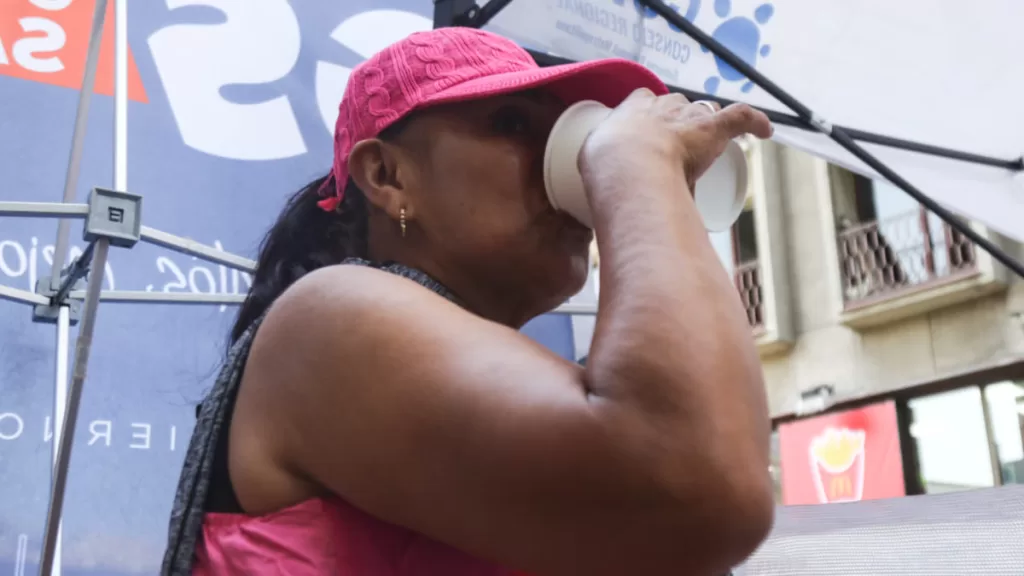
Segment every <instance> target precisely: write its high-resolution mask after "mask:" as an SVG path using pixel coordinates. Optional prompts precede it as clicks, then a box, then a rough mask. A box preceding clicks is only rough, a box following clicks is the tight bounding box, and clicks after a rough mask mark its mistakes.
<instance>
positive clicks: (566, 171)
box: [544, 100, 747, 232]
mask: <svg viewBox="0 0 1024 576" xmlns="http://www.w3.org/2000/svg"><path fill="white" fill-rule="evenodd" d="M611 112H612V111H611V108H608V107H607V106H605V105H604V104H601V103H600V102H595V101H593V100H583V101H580V102H577V103H575V104H573V105H572V106H570V107H569V108H567V109H566V110H565V112H563V113H562V115H561V116H559V118H558V120H557V121H556V122H555V126H554V128H552V129H551V135H550V136H549V137H548V144H547V148H546V149H545V150H544V188H545V189H546V191H547V194H548V201H550V202H551V205H552V206H554V207H555V209H556V210H560V211H562V212H566V213H568V214H569V215H570V216H572V217H573V218H575V219H577V220H579V221H580V222H581V223H582V224H584V225H586V226H588V227H590V228H593V227H594V219H593V215H592V214H591V211H590V204H589V202H588V201H587V195H586V192H585V191H584V189H583V177H582V176H581V175H580V169H579V165H578V159H579V154H580V149H581V148H583V142H584V141H585V140H586V139H587V136H588V135H590V133H591V132H593V131H594V129H595V128H597V125H598V124H600V123H601V122H603V121H604V120H605V118H607V117H608V115H609V114H611ZM693 196H694V202H695V203H696V205H697V211H698V212H699V213H700V216H701V219H702V220H703V221H704V228H706V229H707V230H708V231H709V232H723V231H725V230H728V229H729V228H730V227H731V226H732V225H733V224H735V223H736V220H738V219H739V217H740V214H741V213H742V212H743V204H744V202H745V201H746V198H747V159H746V156H745V155H744V154H743V149H742V148H740V146H739V144H737V143H736V142H729V145H728V146H726V148H725V151H724V152H723V153H722V155H721V156H719V157H718V159H717V160H715V163H714V164H712V165H711V167H710V168H708V170H707V172H705V173H704V174H703V175H702V176H701V177H700V179H699V180H697V184H696V190H694V191H693Z"/></svg>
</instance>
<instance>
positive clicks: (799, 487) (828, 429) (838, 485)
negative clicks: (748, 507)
mask: <svg viewBox="0 0 1024 576" xmlns="http://www.w3.org/2000/svg"><path fill="white" fill-rule="evenodd" d="M779 443H780V451H781V464H782V498H783V503H785V504H827V503H834V502H856V501H858V500H863V499H872V498H889V497H895V496H903V495H905V493H906V492H905V488H904V485H903V464H902V460H901V457H900V445H899V428H898V425H897V422H896V407H895V404H894V403H892V402H883V403H880V404H874V405H871V406H866V407H864V408H859V409H856V410H848V411H845V412H838V413H835V414H825V415H822V416H817V417H814V418H807V419H804V420H799V421H796V422H791V423H788V424H783V425H781V426H780V427H779Z"/></svg>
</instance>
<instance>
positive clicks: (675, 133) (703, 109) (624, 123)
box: [579, 88, 772, 191]
mask: <svg viewBox="0 0 1024 576" xmlns="http://www.w3.org/2000/svg"><path fill="white" fill-rule="evenodd" d="M708 104H711V103H708ZM712 108H714V109H715V111H714V112H712ZM744 134H753V135H754V136H758V137H760V138H768V137H770V136H771V135H772V126H771V122H769V120H768V117H767V116H765V114H764V113H763V112H760V111H758V110H755V109H753V108H751V107H750V106H748V105H746V104H733V105H731V106H729V107H727V108H725V109H723V110H719V107H718V105H717V104H712V105H711V106H705V105H704V104H697V103H690V101H688V100H687V99H686V97H684V96H683V95H682V94H666V95H664V96H655V95H654V93H653V92H651V91H650V90H648V89H646V88H640V89H638V90H636V91H634V92H633V93H632V94H631V95H630V96H629V97H628V98H626V99H625V100H624V101H623V102H622V103H621V104H620V105H619V106H618V107H616V108H615V109H614V110H613V111H612V113H611V114H610V115H609V116H608V118H607V120H605V121H604V122H602V123H601V124H600V125H599V126H598V127H597V129H595V130H594V132H593V133H592V134H591V135H590V136H589V137H588V138H587V140H586V142H585V143H584V145H583V148H582V149H581V151H580V157H579V163H580V172H581V173H582V174H583V175H584V178H585V179H589V178H604V177H616V176H620V175H621V174H622V172H619V171H620V170H626V171H627V173H628V171H634V170H645V169H647V168H648V167H651V168H653V166H652V163H653V164H656V165H659V166H658V168H662V167H664V165H665V164H666V163H669V164H671V165H672V167H673V168H674V169H679V170H681V171H682V172H681V176H682V177H683V178H685V180H686V182H687V183H688V184H689V186H690V190H691V191H692V190H693V185H694V183H695V182H696V181H697V179H698V178H700V177H701V175H702V174H704V172H705V171H707V169H708V168H710V167H711V165H712V164H713V163H714V161H715V160H716V159H717V158H718V157H719V156H720V155H721V154H722V152H724V151H725V147H726V145H727V144H728V143H729V141H730V140H732V139H734V138H737V137H739V136H742V135H744Z"/></svg>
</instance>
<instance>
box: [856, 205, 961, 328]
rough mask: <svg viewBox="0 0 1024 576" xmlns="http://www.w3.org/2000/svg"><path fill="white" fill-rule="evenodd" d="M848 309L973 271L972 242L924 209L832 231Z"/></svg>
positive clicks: (939, 282)
mask: <svg viewBox="0 0 1024 576" xmlns="http://www.w3.org/2000/svg"><path fill="white" fill-rule="evenodd" d="M837 241H838V250H839V264H840V274H841V275H842V283H843V298H844V301H845V303H846V307H847V308H856V307H859V306H865V305H868V304H873V303H875V302H878V301H881V300H885V299H889V298H893V297H895V296H900V295H903V294H906V293H907V292H911V291H916V290H921V289H925V288H927V287H931V286H935V285H938V284H944V283H947V282H950V281H953V280H956V279H959V278H962V277H964V276H969V275H971V274H973V273H975V272H976V271H977V266H976V264H977V259H976V257H975V248H974V244H973V243H971V242H970V241H969V240H968V239H967V238H966V237H964V236H963V234H961V233H959V232H957V231H956V230H954V229H952V228H951V227H950V226H949V225H947V224H946V223H944V222H942V221H940V220H938V219H937V218H936V217H934V216H930V215H929V214H928V213H926V212H924V211H923V210H914V211H912V212H908V213H906V214H901V215H899V216H896V217H893V218H887V219H885V220H880V221H878V222H868V223H864V224H857V225H854V226H848V227H847V228H846V229H843V230H840V231H838V233H837Z"/></svg>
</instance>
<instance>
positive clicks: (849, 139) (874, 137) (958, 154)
mask: <svg viewBox="0 0 1024 576" xmlns="http://www.w3.org/2000/svg"><path fill="white" fill-rule="evenodd" d="M637 2H638V3H639V4H640V5H642V6H644V7H645V8H649V9H651V10H653V11H654V12H655V13H656V14H657V15H659V16H661V17H662V18H664V19H665V20H667V21H668V23H669V24H671V25H672V26H674V27H675V28H677V29H678V30H680V31H682V33H683V34H685V35H687V36H689V37H690V38H692V39H693V40H694V41H696V42H697V43H698V44H700V45H701V46H702V47H704V48H706V49H707V50H708V51H709V52H711V53H712V54H714V55H715V56H717V57H718V58H720V59H721V60H722V61H724V62H725V63H727V64H728V65H730V66H732V67H733V68H734V69H735V70H737V71H739V72H740V73H741V74H743V75H744V76H746V77H747V79H748V80H750V81H751V82H753V83H754V84H755V85H757V86H758V87H760V88H761V89H763V90H764V91H765V92H767V93H768V94H770V95H771V96H773V97H774V98H775V99H776V100H778V101H779V102H781V103H782V104H784V105H785V106H786V107H787V108H789V109H790V110H792V111H793V112H794V113H795V114H796V115H795V116H792V115H788V114H783V113H779V112H775V111H768V110H764V112H766V113H767V114H768V116H769V118H770V119H771V120H772V121H773V122H779V123H780V124H786V125H789V126H795V127H797V128H801V129H805V130H811V131H815V132H820V133H822V134H824V135H826V136H828V137H830V138H831V139H832V140H834V141H835V142H836V143H837V144H839V145H840V146H841V147H842V148H844V149H845V150H846V151H848V152H849V153H850V154H852V155H853V156H854V157H855V158H857V159H858V160H860V161H862V162H864V164H866V165H867V166H868V167H870V168H871V169H873V170H874V171H875V172H877V173H878V174H879V175H881V176H882V177H883V178H885V179H886V180H888V181H889V182H890V183H892V184H893V185H894V186H896V187H897V188H899V189H900V190H902V191H903V192H905V193H906V194H908V195H910V197H911V198H913V199H914V200H915V201H916V202H917V203H918V204H920V205H922V206H924V207H925V208H927V209H928V210H929V211H931V212H933V213H934V214H935V215H937V216H938V217H939V218H941V219H942V221H944V222H945V223H946V224H948V225H949V226H950V227H952V228H953V229H954V230H956V231H957V232H959V233H961V234H963V235H964V236H965V237H966V238H968V239H969V240H970V241H971V242H973V243H974V244H975V245H976V246H978V247H980V248H981V249H982V250H984V251H985V252H988V253H989V254H990V255H991V256H992V257H993V258H995V260H996V261H998V262H999V263H1001V264H1002V265H1004V266H1006V267H1007V268H1009V269H1010V270H1012V271H1014V272H1015V273H1016V274H1017V275H1018V276H1020V277H1021V278H1024V262H1022V261H1020V260H1018V259H1016V258H1014V257H1012V256H1010V255H1009V254H1008V253H1007V252H1006V251H1005V250H1003V249H1002V248H1001V247H999V246H998V245H996V244H995V243H994V242H992V241H991V240H989V239H988V238H986V237H985V236H984V235H982V234H981V233H979V232H978V231H976V230H974V229H973V228H972V227H971V226H970V225H969V224H968V223H967V222H965V221H962V220H960V219H959V218H957V217H956V215H954V214H953V213H952V212H951V211H950V210H948V209H946V208H945V207H943V206H942V205H941V204H939V203H938V202H936V201H935V200H933V199H932V198H931V197H929V196H927V195H925V194H924V193H923V192H921V191H920V190H918V189H917V187H915V186H914V185H913V184H911V183H910V182H909V181H907V180H906V179H904V178H903V177H902V176H900V175H899V174H898V173H897V172H896V171H894V170H893V169H891V168H889V166H887V165H886V164H885V163H883V162H882V161H881V160H879V159H878V158H877V157H875V155H873V154H871V153H870V152H869V151H867V150H865V149H864V148H863V147H862V146H861V145H860V144H859V143H858V142H857V140H858V139H859V140H861V141H863V142H870V143H874V144H881V145H883V146H889V147H892V148H899V149H903V150H909V151H912V152H919V153H923V154H929V155H933V156H939V157H944V158H950V159H954V160H959V161H963V162H970V163H975V164H982V165H986V166H993V167H999V168H1005V169H1007V170H1010V171H1015V172H1021V171H1024V157H1021V158H1017V159H1012V160H1008V159H999V158H993V157H989V156H983V155H978V154H973V153H969V152H964V151H960V150H951V149H948V148H942V147H938V146H932V145H929V144H923V143H920V142H912V141H909V140H901V139H898V138H892V137H889V136H884V135H881V134H874V133H871V132H865V131H863V130H851V129H849V128H846V127H843V126H838V125H834V124H832V123H831V122H829V121H828V120H827V119H826V118H825V117H823V116H822V115H820V114H818V113H816V112H814V111H813V110H812V109H811V108H810V107H808V106H807V105H805V104H804V103H803V102H801V101H799V100H797V99H796V98H795V97H794V96H793V95H791V94H790V93H789V92H787V91H785V90H783V89H782V88H781V87H779V86H778V85H777V84H775V83H774V82H773V81H771V80H770V79H769V78H768V77H766V76H765V75H764V74H762V73H760V72H758V71H757V70H756V69H755V68H754V67H753V66H751V65H750V64H748V63H747V62H746V61H744V60H743V59H742V58H740V57H739V56H737V55H736V54H735V53H734V52H733V51H732V50H730V49H729V48H727V47H726V46H724V45H723V44H722V43H720V42H718V41H717V40H715V39H714V38H712V37H711V36H710V35H709V34H707V33H706V32H704V31H703V30H701V29H700V28H699V27H698V26H697V25H695V24H693V23H692V22H690V21H689V20H687V19H686V18H684V17H683V16H682V15H681V14H679V13H677V12H676V11H675V10H673V9H672V8H670V7H669V6H668V5H667V4H665V2H663V1H662V0H637ZM511 3H512V0H491V1H490V2H488V3H486V4H485V5H484V6H482V7H481V6H478V5H477V4H476V2H475V1H474V0H434V28H444V27H449V26H464V27H471V28H482V27H483V26H485V25H486V24H487V23H488V22H490V21H491V19H493V18H494V17H495V16H497V15H498V13H499V12H501V10H502V9H504V8H505V7H506V6H508V5H509V4H511ZM531 55H532V56H533V57H534V60H535V61H537V63H538V64H540V65H541V66H550V65H554V64H562V63H568V62H572V60H568V59H564V58H556V57H553V56H550V55H547V54H542V53H538V52H536V51H531ZM669 89H670V90H672V91H673V92H679V93H682V94H684V95H686V96H687V98H689V99H690V100H691V101H692V100H713V101H717V102H719V103H721V104H729V103H731V102H730V101H729V100H726V99H724V98H717V97H714V96H710V95H707V94H701V93H699V92H695V91H692V90H684V89H682V88H678V87H675V86H670V87H669Z"/></svg>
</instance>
